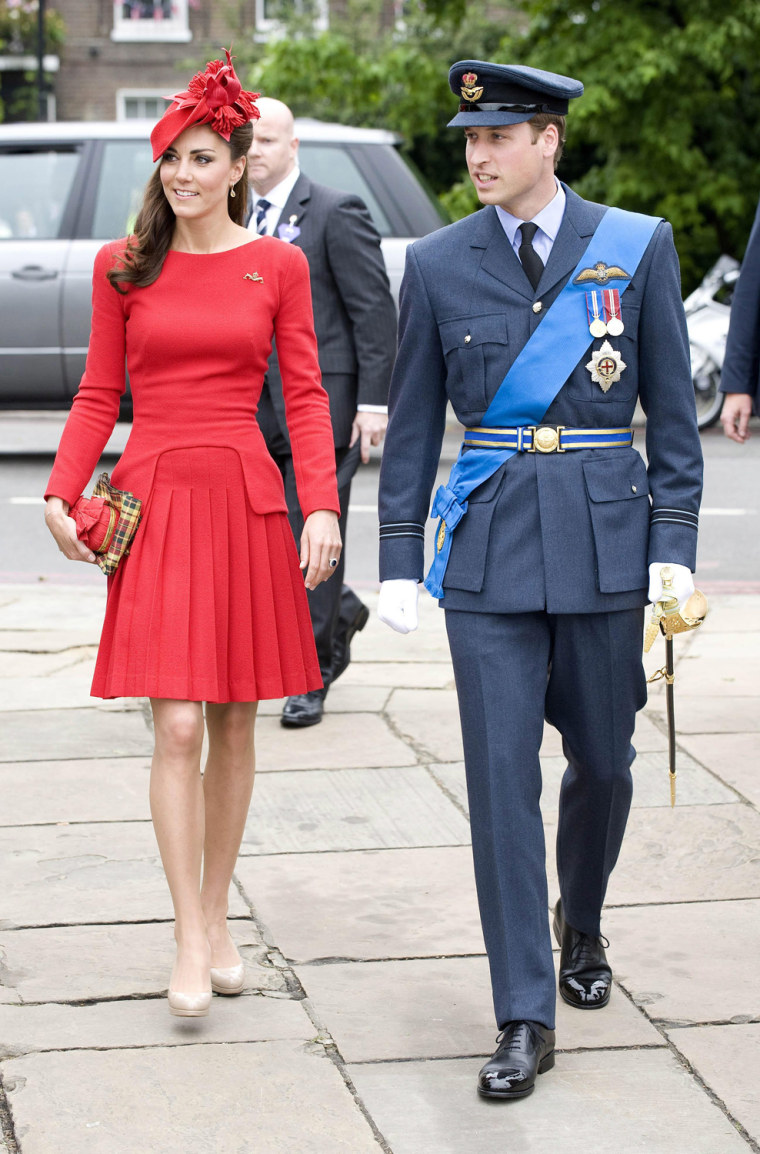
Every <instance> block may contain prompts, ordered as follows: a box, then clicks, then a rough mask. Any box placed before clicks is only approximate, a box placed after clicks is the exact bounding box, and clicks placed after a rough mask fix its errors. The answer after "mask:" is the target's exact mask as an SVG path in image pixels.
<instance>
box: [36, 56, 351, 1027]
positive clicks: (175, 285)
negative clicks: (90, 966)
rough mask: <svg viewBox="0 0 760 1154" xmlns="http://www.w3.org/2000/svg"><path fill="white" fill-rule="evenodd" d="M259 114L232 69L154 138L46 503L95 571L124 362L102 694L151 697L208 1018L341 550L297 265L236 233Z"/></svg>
mask: <svg viewBox="0 0 760 1154" xmlns="http://www.w3.org/2000/svg"><path fill="white" fill-rule="evenodd" d="M255 99H256V96H255V95H254V94H252V93H247V92H244V91H242V88H241V85H240V82H239V81H238V79H237V77H236V75H235V72H234V69H233V68H232V63H231V59H230V56H229V53H227V62H226V63H224V62H221V61H213V62H212V63H210V64H209V65H208V66H207V68H206V71H205V72H204V73H198V74H197V75H196V76H194V77H193V80H192V81H191V83H190V85H189V87H188V90H187V92H184V93H181V94H179V95H178V96H176V97H174V99H173V103H172V104H171V106H170V107H169V109H168V110H167V112H166V113H165V115H164V116H163V117H162V119H161V120H160V121H159V122H158V124H157V125H156V127H155V128H154V130H153V133H152V134H151V141H152V144H153V151H154V160H159V165H158V168H157V170H156V172H154V174H153V176H152V178H151V180H150V181H149V183H148V186H147V188H146V193H145V200H144V203H143V207H142V210H141V212H140V215H139V216H138V218H137V221H136V224H135V231H134V235H133V236H132V237H130V238H127V239H125V240H121V241H117V242H115V243H113V244H108V245H106V246H105V247H104V248H103V249H101V251H100V253H99V254H98V256H97V259H96V261H95V269H94V276H93V317H92V333H91V340H90V348H89V353H88V357H87V366H86V370H85V374H84V377H83V378H82V382H81V384H80V387H79V391H78V393H77V396H76V397H75V399H74V403H73V406H72V409H71V414H70V416H69V419H68V421H67V423H66V427H65V429H64V432H63V436H62V438H61V444H60V447H59V450H58V454H57V456H56V460H55V465H54V467H53V471H52V474H51V477H50V481H49V484H48V489H47V493H46V497H47V509H46V514H45V516H46V521H47V524H48V527H49V528H50V531H51V532H52V534H53V536H54V537H55V539H56V542H57V544H58V546H59V548H60V549H61V551H62V552H63V553H64V554H65V555H66V556H67V557H69V558H71V559H72V560H78V561H86V562H93V561H94V555H93V553H92V552H91V551H90V550H89V549H88V548H87V547H86V546H85V545H84V544H83V542H81V541H80V540H78V538H77V535H76V528H75V523H74V520H73V519H72V518H71V517H70V516H68V513H69V509H70V506H71V505H72V504H73V503H74V501H75V500H76V499H77V497H78V496H79V495H80V494H81V493H82V492H83V490H84V489H85V488H86V486H87V484H88V482H89V479H90V477H91V475H92V472H93V469H94V468H95V466H96V464H97V461H98V459H99V457H100V455H101V453H102V451H103V448H104V447H105V444H106V442H107V440H108V437H109V435H110V433H111V431H112V429H113V426H114V424H115V422H116V418H117V415H118V409H119V398H120V396H121V394H122V393H123V392H124V388H125V373H124V364H125V357H126V362H127V366H128V369H129V378H130V385H131V389H132V397H133V406H134V420H133V426H132V432H131V435H130V437H129V441H128V443H127V446H126V449H125V450H124V453H123V455H122V457H121V459H120V460H119V462H118V464H117V465H116V468H115V469H114V471H113V476H112V481H113V484H114V485H115V486H116V487H117V488H119V489H123V490H129V491H130V492H132V493H134V494H135V495H136V496H137V497H139V498H140V499H141V500H142V502H143V517H142V521H141V523H140V526H139V528H138V530H137V533H136V535H135V537H134V540H133V542H132V546H131V550H130V552H129V554H128V556H126V557H124V558H123V559H122V561H121V563H120V564H119V567H118V569H117V570H116V572H115V573H114V574H113V575H112V576H111V577H109V579H108V599H107V607H106V617H105V624H104V627H103V634H102V637H101V643H100V648H99V652H98V660H97V665H96V669H95V677H94V681H93V687H92V693H93V696H96V697H105V698H109V697H122V696H125V697H131V696H139V697H149V698H150V702H151V707H152V711H153V720H154V728H155V752H154V756H153V762H152V770H151V783H150V802H151V814H152V817H153V824H154V828H155V831H156V838H157V841H158V845H159V849H160V852H161V858H162V861H163V864H164V869H165V871H166V876H167V881H168V883H169V889H170V891H171V896H172V901H173V904H174V913H175V938H176V942H177V955H176V961H175V964H174V969H173V971H172V977H171V982H170V986H169V1006H170V1009H171V1011H172V1013H175V1014H181V1015H184V1016H200V1015H202V1014H206V1013H208V1008H209V1005H210V1002H211V991H212V989H213V990H216V991H217V992H218V993H224V994H235V993H239V992H240V991H241V990H242V988H243V984H244V972H243V965H242V962H241V960H240V956H239V954H238V952H237V949H236V948H235V946H234V944H233V942H232V940H231V938H230V935H229V933H228V930H227V900H228V891H229V886H230V881H231V878H232V872H233V869H234V866H235V862H236V860H237V854H238V850H239V848H240V842H241V839H242V836H243V829H244V826H245V821H246V816H247V813H248V806H249V802H250V798H251V791H252V788H253V773H254V749H253V729H254V721H255V717H256V707H257V702H258V701H259V700H261V699H262V698H278V697H284V696H290V695H292V694H298V693H306V692H309V691H310V690H313V689H317V688H319V687H320V686H321V684H322V680H321V677H320V672H319V664H318V662H317V657H316V652H315V648H314V640H313V633H312V628H311V620H310V616H309V610H308V605H307V600H306V594H305V591H304V572H303V571H305V584H306V587H307V588H314V587H315V586H316V585H318V584H319V583H320V582H321V581H324V580H326V579H327V578H328V577H329V576H330V573H331V572H332V568H334V566H335V564H336V563H337V558H338V557H339V556H340V549H341V544H340V534H339V532H338V512H339V508H340V506H339V504H338V494H337V489H336V484H335V456H334V452H333V443H332V433H331V428H330V415H329V407H328V401H327V395H326V393H325V392H324V390H323V389H322V387H321V384H320V375H319V368H318V363H317V347H316V340H315V337H314V328H313V323H312V310H311V295H310V287H309V270H308V265H307V262H306V258H305V257H304V255H303V253H302V252H301V251H300V250H299V249H298V248H296V247H295V246H293V245H288V244H285V243H283V242H282V241H281V240H277V239H275V238H272V237H257V238H252V235H251V233H250V232H248V231H247V230H246V229H244V228H243V227H242V219H243V213H244V210H245V205H246V201H247V177H246V154H247V152H248V149H249V147H250V143H251V139H252V126H251V123H250V122H251V120H252V119H254V118H255V117H257V116H258V112H257V110H256V108H255V105H254V103H253V102H254V101H255ZM273 337H276V339H277V348H278V352H279V359H280V364H281V366H282V375H283V384H284V390H285V401H286V408H287V416H288V427H289V430H290V436H291V442H292V446H293V457H294V460H295V466H296V475H297V480H298V488H299V497H300V500H301V506H302V509H303V513H304V517H305V525H304V531H303V536H302V538H301V555H300V559H299V557H298V555H297V552H296V549H295V546H294V544H293V538H292V534H291V531H290V527H289V524H288V520H287V506H286V503H285V497H284V493H283V487H282V480H281V477H280V473H279V470H278V469H277V466H276V465H275V463H274V462H273V461H272V459H271V458H270V456H269V454H268V452H267V450H266V446H265V444H264V440H263V437H262V435H261V432H260V431H259V428H258V425H257V423H256V406H257V402H258V397H259V394H260V392H261V386H262V381H263V378H264V373H265V371H266V365H267V360H268V358H269V354H270V352H271V347H272V340H273ZM204 703H205V718H204ZM204 720H205V727H206V729H207V730H208V737H209V753H208V759H207V761H206V764H205V768H204V772H203V776H202V777H201V773H200V758H201V744H202V741H203V735H204Z"/></svg>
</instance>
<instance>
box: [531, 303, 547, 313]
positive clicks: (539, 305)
mask: <svg viewBox="0 0 760 1154" xmlns="http://www.w3.org/2000/svg"><path fill="white" fill-rule="evenodd" d="M543 307H544V306H543V304H542V303H541V301H535V302H534V304H533V312H534V313H540V312H541V309H542V308H543Z"/></svg>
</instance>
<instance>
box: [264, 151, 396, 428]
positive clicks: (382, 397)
mask: <svg viewBox="0 0 760 1154" xmlns="http://www.w3.org/2000/svg"><path fill="white" fill-rule="evenodd" d="M291 217H295V218H296V220H295V224H296V227H297V228H299V229H300V230H301V231H300V234H299V236H297V237H296V239H295V240H294V241H292V242H291V243H293V244H295V245H297V246H298V247H299V248H301V249H303V251H304V252H305V254H306V257H307V259H308V262H309V270H310V273H311V292H312V301H313V306H314V328H315V330H316V334H317V345H318V349H319V366H320V369H321V370H322V383H323V385H324V386H325V389H326V390H327V393H328V396H329V398H330V415H331V417H332V422H333V433H334V436H335V445H336V448H342V447H345V446H347V445H348V442H349V440H350V435H351V424H352V422H353V419H354V416H355V415H356V407H357V405H359V404H365V405H385V404H387V401H388V384H389V381H390V376H391V371H392V369H393V360H394V356H395V353H396V306H395V304H394V302H393V297H392V296H391V291H390V286H389V283H388V277H387V274H386V271H385V263H384V261H383V254H382V252H381V250H380V237H379V235H378V232H377V229H376V228H375V226H374V224H373V223H372V218H371V217H370V215H369V212H368V211H367V208H366V206H365V204H364V202H363V201H362V200H360V198H359V197H358V196H353V195H351V194H349V193H345V192H339V191H338V190H336V189H334V188H328V187H327V186H326V185H323V184H316V183H314V182H313V181H311V180H309V178H308V176H305V175H304V174H303V173H301V175H300V176H299V178H298V180H297V181H296V183H295V186H294V188H293V191H292V192H291V194H290V197H289V199H288V202H287V204H286V205H285V208H284V209H283V211H282V215H281V216H280V219H279V222H278V226H279V225H280V224H287V223H288V221H289V220H290V219H291ZM274 235H275V236H276V235H277V230H276V229H275V233H274ZM267 383H268V386H269V393H270V396H271V399H272V405H273V407H274V410H275V413H276V414H277V419H278V423H279V426H280V430H281V432H282V433H283V434H286V433H287V430H286V426H285V410H284V404H283V400H282V382H281V379H280V370H279V364H278V360H277V349H276V348H275V350H274V352H273V354H272V357H271V360H270V362H269V369H268V372H267Z"/></svg>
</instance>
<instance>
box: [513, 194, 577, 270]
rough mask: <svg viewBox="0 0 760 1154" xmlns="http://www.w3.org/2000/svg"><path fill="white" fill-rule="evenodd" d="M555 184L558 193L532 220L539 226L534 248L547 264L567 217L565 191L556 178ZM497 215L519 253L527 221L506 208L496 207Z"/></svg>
mask: <svg viewBox="0 0 760 1154" xmlns="http://www.w3.org/2000/svg"><path fill="white" fill-rule="evenodd" d="M554 182H555V184H556V185H557V191H556V193H555V194H554V196H553V197H552V199H551V200H550V201H549V203H548V204H547V205H546V206H545V207H544V208H542V209H541V211H540V212H537V213H536V215H535V216H534V217H531V220H532V221H533V223H534V224H537V225H538V231H537V232H536V235H535V236H534V237H533V247H534V249H535V250H536V252H537V253H538V255H539V256H540V257H541V260H542V261H543V262H544V264H546V262H547V261H548V259H549V253H550V252H551V251H552V245H553V244H554V241H555V240H556V239H557V233H558V232H559V226H560V225H561V224H562V217H563V216H564V215H565V201H566V200H567V197H566V196H565V190H564V188H563V187H562V185H561V184H560V183H559V181H558V180H557V178H556V176H555V178H554ZM496 213H497V215H498V217H499V220H500V221H501V227H502V228H503V229H504V232H505V233H506V234H507V240H508V241H509V243H510V244H511V245H512V248H513V249H514V250H515V253H517V252H518V251H519V248H520V245H521V244H522V234H521V233H520V231H519V229H520V225H521V224H527V221H524V220H520V218H519V217H517V216H512V213H511V212H507V210H506V209H505V208H501V207H500V206H499V205H498V204H497V205H496Z"/></svg>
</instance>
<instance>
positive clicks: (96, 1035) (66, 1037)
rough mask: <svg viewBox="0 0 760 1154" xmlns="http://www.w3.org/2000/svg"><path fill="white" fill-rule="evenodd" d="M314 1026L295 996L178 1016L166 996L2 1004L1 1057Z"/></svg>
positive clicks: (219, 1001) (300, 1034) (305, 1036)
mask: <svg viewBox="0 0 760 1154" xmlns="http://www.w3.org/2000/svg"><path fill="white" fill-rule="evenodd" d="M314 1033H315V1031H314V1026H313V1025H312V1023H311V1022H310V1021H309V1018H308V1017H307V1015H306V1014H305V1013H304V1009H303V1003H302V1002H296V1001H293V1000H292V999H290V998H267V997H255V996H252V997H248V996H240V997H237V998H224V997H214V998H213V999H212V1002H211V1009H210V1011H209V1014H208V1017H206V1018H185V1019H182V1018H176V1017H174V1016H173V1015H172V1014H170V1012H169V1004H168V1002H167V1000H166V998H164V997H161V998H137V999H135V998H130V999H127V1000H125V1001H119V1002H99V1003H97V1004H96V1005H87V1006H66V1005H41V1006H0V1059H4V1058H16V1057H20V1056H21V1055H22V1054H33V1053H38V1052H42V1051H47V1050H65V1051H72V1050H95V1049H98V1050H123V1049H129V1048H132V1047H139V1048H143V1047H145V1046H189V1045H193V1044H198V1043H200V1044H203V1045H208V1044H210V1043H214V1042H225V1043H231V1042H271V1041H276V1040H281V1041H284V1040H285V1039H292V1040H294V1041H301V1042H308V1041H309V1040H310V1039H312V1038H313V1037H314Z"/></svg>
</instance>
